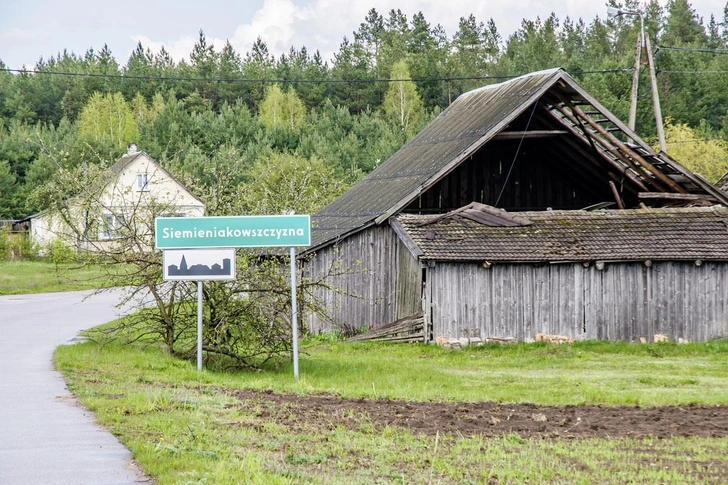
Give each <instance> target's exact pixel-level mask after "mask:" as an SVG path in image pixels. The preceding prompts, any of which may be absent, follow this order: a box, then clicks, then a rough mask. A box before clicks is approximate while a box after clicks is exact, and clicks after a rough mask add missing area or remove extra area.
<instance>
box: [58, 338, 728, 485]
mask: <svg viewBox="0 0 728 485" xmlns="http://www.w3.org/2000/svg"><path fill="white" fill-rule="evenodd" d="M302 348H303V350H304V352H303V353H302V355H301V359H300V379H298V380H296V379H294V378H293V375H292V368H291V366H290V365H288V366H283V367H281V368H279V369H267V370H265V371H262V372H253V371H250V372H242V371H237V372H232V371H230V372H222V371H217V372H215V371H209V370H205V371H203V372H201V373H198V372H197V371H196V369H195V366H194V363H190V362H184V361H180V360H176V359H174V358H171V357H169V356H167V355H165V354H163V353H161V352H160V351H159V350H158V349H156V348H154V347H151V346H148V347H145V348H141V347H135V346H121V345H117V344H107V345H105V346H99V345H97V344H94V343H86V344H81V345H76V346H72V347H61V348H59V349H58V350H57V352H56V357H55V362H56V366H57V367H58V368H59V369H60V370H61V371H62V372H63V373H64V374H65V376H66V378H67V382H68V384H69V387H70V388H71V389H72V390H73V392H74V393H75V394H76V395H77V396H78V397H79V398H80V399H81V402H82V403H83V404H84V405H85V406H87V407H89V408H90V409H91V410H92V411H95V412H96V415H97V418H98V419H99V420H100V422H101V423H102V424H104V425H105V426H107V427H109V428H110V429H111V430H112V431H113V432H114V433H115V434H116V435H118V436H119V438H120V439H121V440H122V442H123V443H125V444H126V445H127V446H128V447H129V448H130V449H131V450H132V452H133V454H134V456H135V458H136V459H137V461H138V462H139V464H140V465H141V466H142V467H143V468H144V469H145V470H146V471H147V472H149V473H150V474H152V475H153V476H154V478H155V479H156V480H157V481H158V483H159V484H193V483H194V484H203V483H205V484H208V483H209V484H212V483H214V484H225V483H230V484H236V483H329V484H339V483H341V484H347V485H349V484H369V483H428V484H429V483H452V484H456V483H457V484H459V483H473V484H476V483H491V484H501V483H502V484H505V483H529V484H531V483H543V484H546V483H548V484H550V483H569V484H571V483H585V484H586V483H589V484H591V483H614V484H618V483H619V484H622V483H675V484H678V483H679V484H682V483H724V482H723V479H724V478H725V476H728V461H727V459H726V457H728V439H726V438H699V437H672V438H665V439H657V438H641V439H627V438H620V439H604V438H602V439H599V438H585V439H571V440H565V439H559V438H549V439H543V438H522V437H521V436H519V435H518V434H515V433H508V434H504V435H502V436H498V437H493V438H484V437H482V436H463V435H459V434H457V433H455V434H453V433H444V432H443V433H439V432H438V433H437V434H436V435H435V436H432V435H431V434H429V435H428V434H419V433H416V432H414V431H412V430H410V429H405V428H401V427H397V426H385V427H384V428H377V427H375V426H374V425H373V424H372V422H370V421H368V420H367V417H366V415H361V416H358V415H357V416H353V415H343V416H336V417H332V416H329V417H324V418H321V419H318V420H310V421H308V422H303V423H302V422H301V421H300V419H296V418H297V412H299V411H300V410H299V409H298V408H297V407H296V406H295V405H290V406H281V407H277V408H270V406H267V405H266V404H265V403H263V402H262V401H261V402H260V403H259V402H257V401H249V402H241V401H240V400H238V398H236V397H235V396H234V395H232V394H231V390H235V389H251V390H264V391H272V392H275V393H290V394H295V395H299V396H312V397H315V396H317V395H320V394H321V393H328V394H333V395H337V396H341V397H345V398H351V399H357V398H369V399H385V398H386V399H397V400H406V401H456V402H457V401H469V402H480V401H499V402H503V403H509V402H511V403H518V402H532V403H539V404H555V405H566V404H576V405H586V404H606V405H615V406H616V405H634V404H639V405H640V406H661V405H671V404H680V405H682V404H690V403H694V404H707V405H712V404H727V403H728V342H726V341H721V342H711V343H708V344H686V345H677V344H647V345H640V344H614V343H596V342H584V343H576V344H574V345H573V346H552V345H545V344H529V345H527V344H519V345H515V346H509V347H480V348H472V349H465V350H462V351H454V350H444V349H440V348H437V347H434V346H423V345H410V344H399V345H385V344H345V343H338V342H333V343H320V342H303V345H302ZM415 418H416V417H415ZM332 423H333V424H332ZM352 423H354V424H352ZM721 477H722V478H721Z"/></svg>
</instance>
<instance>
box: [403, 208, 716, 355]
mask: <svg viewBox="0 0 728 485" xmlns="http://www.w3.org/2000/svg"><path fill="white" fill-rule="evenodd" d="M390 223H391V225H392V227H393V228H394V229H395V232H396V233H397V234H398V235H399V236H400V237H401V238H402V240H403V242H404V244H405V245H406V246H407V247H409V248H410V249H411V254H412V257H413V258H415V259H416V260H417V261H418V262H419V263H420V265H421V266H423V267H425V268H426V272H424V273H423V275H424V278H423V310H424V312H425V321H426V322H428V323H429V325H430V332H431V334H430V336H429V338H437V337H447V338H463V337H465V338H479V339H483V340H484V339H488V338H493V337H505V338H515V339H517V340H531V339H533V338H534V337H535V335H536V334H538V333H545V334H556V335H565V336H568V337H571V338H573V339H599V340H627V341H636V340H639V339H640V338H645V339H652V337H653V335H655V334H665V335H668V336H669V337H670V338H671V339H674V340H677V339H681V338H682V339H685V340H691V341H695V340H699V341H704V340H708V339H711V338H716V337H722V336H726V335H728V299H726V288H728V208H725V207H723V206H713V207H692V208H660V209H626V210H617V211H615V210H596V211H583V210H575V211H562V210H559V211H538V212H520V213H518V214H517V215H514V214H510V213H507V212H505V211H502V210H498V209H495V208H493V207H489V206H485V205H482V204H478V203H473V204H469V205H468V206H466V207H463V208H461V209H458V210H455V211H452V212H450V213H448V214H445V215H441V216H437V217H433V216H426V215H414V214H400V215H398V216H396V217H395V218H393V219H392V220H391V221H390Z"/></svg>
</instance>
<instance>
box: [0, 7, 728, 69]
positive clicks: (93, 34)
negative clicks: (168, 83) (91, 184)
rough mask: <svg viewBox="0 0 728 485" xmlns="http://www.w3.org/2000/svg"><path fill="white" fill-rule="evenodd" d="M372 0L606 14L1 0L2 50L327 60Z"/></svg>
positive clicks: (442, 19)
mask: <svg viewBox="0 0 728 485" xmlns="http://www.w3.org/2000/svg"><path fill="white" fill-rule="evenodd" d="M659 1H660V3H661V4H662V5H664V4H665V3H666V0H659ZM691 4H692V6H693V8H694V10H695V11H696V13H697V14H698V15H699V16H700V17H702V18H703V20H704V24H707V23H708V21H709V19H710V15H711V14H713V15H715V17H716V19H718V20H720V19H721V18H722V12H723V7H724V6H725V5H726V3H725V0H693V1H692V2H691ZM372 8H375V9H376V10H377V12H379V13H380V14H381V15H383V16H384V17H385V18H386V16H387V13H388V12H389V11H390V10H392V9H399V10H401V11H402V13H404V14H405V15H406V16H407V19H408V20H411V19H412V16H413V15H414V14H416V13H417V12H420V11H421V12H422V13H423V14H424V16H425V19H426V20H427V21H428V22H429V23H430V24H431V25H433V26H434V25H436V24H440V25H442V26H443V27H444V29H445V32H446V33H447V35H448V37H452V36H453V34H454V33H455V32H456V31H457V27H458V21H459V19H460V18H461V17H468V16H469V15H470V14H473V15H474V16H475V18H476V20H477V21H478V22H484V23H485V22H487V21H488V20H489V19H490V18H492V19H493V20H494V21H495V24H496V27H497V28H498V32H499V33H500V34H501V36H502V37H503V39H507V38H508V36H509V35H511V34H512V33H513V32H515V31H516V30H518V28H519V26H520V24H521V21H522V20H523V19H527V20H536V18H537V17H540V18H541V19H545V18H547V17H548V16H549V15H550V14H551V13H552V12H553V13H555V14H556V16H557V17H558V18H559V20H562V21H563V20H564V19H565V18H566V17H570V18H571V19H572V20H576V19H578V18H582V19H584V21H585V22H586V23H587V24H589V23H591V22H592V21H593V20H594V19H595V18H596V17H597V16H599V17H600V18H602V19H605V18H606V2H605V1H599V0H596V1H595V0H549V1H548V2H547V1H544V0H540V1H537V0H507V1H506V0H498V1H495V0H479V1H464V2H453V3H450V2H449V1H446V0H398V1H394V0H369V1H362V0H197V1H194V2H193V1H191V0H159V1H150V0H146V1H144V0H124V1H103V0H102V1H99V0H66V1H59V0H0V60H2V61H3V62H4V63H5V65H6V67H8V68H11V69H20V68H21V66H25V67H27V68H32V67H33V66H34V65H35V63H36V62H37V61H38V59H40V58H41V57H43V58H45V59H47V58H49V57H53V56H55V55H56V54H58V53H59V51H62V50H63V49H66V50H67V51H68V52H74V53H76V54H78V55H83V54H84V53H85V52H86V51H87V50H88V49H90V48H93V49H94V50H96V51H98V50H100V49H101V48H102V47H103V45H104V44H106V45H108V47H109V48H110V49H111V52H112V54H113V55H114V57H115V58H116V60H117V62H119V64H125V63H126V61H127V59H128V58H129V55H130V54H131V52H132V50H133V49H134V47H135V46H136V44H137V43H138V42H140V41H141V42H142V45H143V46H144V47H145V48H147V47H148V48H150V49H151V50H152V51H153V52H157V51H158V50H159V48H160V47H161V46H164V47H165V49H166V50H167V51H168V52H169V53H170V54H171V55H172V57H173V58H174V59H175V60H177V61H179V60H181V59H183V58H184V59H186V58H188V56H189V53H190V52H191V50H192V46H193V45H194V43H195V41H196V40H197V38H198V35H199V32H200V30H202V31H203V32H204V33H205V36H206V37H207V39H208V41H211V42H212V43H213V45H215V46H216V48H217V49H218V50H219V48H221V47H222V46H223V45H224V43H225V41H226V40H228V41H230V43H231V44H232V46H233V47H234V48H235V50H236V51H237V52H238V53H239V54H240V55H241V56H244V55H245V53H246V52H248V51H249V50H250V47H251V46H252V44H253V42H254V41H255V39H256V38H258V37H261V38H262V39H263V40H264V41H265V42H266V44H267V45H268V48H269V50H270V51H271V53H272V54H274V55H275V56H276V57H278V56H279V55H280V54H281V53H284V52H288V51H289V50H290V48H291V47H292V46H293V47H295V48H296V49H299V48H301V47H304V46H305V47H306V48H307V49H308V51H309V52H314V51H315V50H318V51H319V52H320V53H321V55H322V57H323V58H324V59H325V60H330V59H332V57H333V53H335V52H337V51H338V50H339V46H340V44H341V42H342V40H343V39H344V37H348V38H349V39H352V37H353V32H354V31H355V30H357V28H358V27H359V24H361V23H362V22H363V21H364V19H365V17H366V14H367V12H368V11H369V10H370V9H372Z"/></svg>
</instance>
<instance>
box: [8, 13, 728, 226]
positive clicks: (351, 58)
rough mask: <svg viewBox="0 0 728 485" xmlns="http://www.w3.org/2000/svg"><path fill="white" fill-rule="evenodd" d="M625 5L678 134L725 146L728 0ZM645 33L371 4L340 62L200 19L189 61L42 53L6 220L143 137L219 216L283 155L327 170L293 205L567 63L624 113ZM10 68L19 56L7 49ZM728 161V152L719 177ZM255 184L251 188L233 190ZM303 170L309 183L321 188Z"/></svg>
mask: <svg viewBox="0 0 728 485" xmlns="http://www.w3.org/2000/svg"><path fill="white" fill-rule="evenodd" d="M623 7H624V8H628V9H633V10H640V11H641V12H643V15H644V20H645V27H646V31H647V33H648V35H649V37H650V40H651V44H652V46H654V47H655V50H656V65H657V68H658V83H659V90H660V97H661V101H662V109H663V115H664V116H665V117H666V118H667V119H668V124H669V126H672V127H676V129H674V130H672V131H670V130H668V133H675V134H676V135H675V136H678V135H679V136H680V138H679V140H680V141H679V143H680V144H681V145H680V146H682V145H686V144H690V143H692V139H694V138H699V139H700V140H701V142H702V143H709V144H710V143H713V145H711V146H717V147H718V151H717V152H715V153H717V155H716V156H717V157H718V158H720V157H723V156H724V154H725V141H726V140H727V139H728V82H727V81H728V52H726V49H728V4H726V6H725V8H724V9H723V11H722V12H719V13H718V16H716V15H714V14H715V13H707V14H708V15H709V17H708V19H707V20H706V19H705V18H704V17H702V16H700V15H699V14H698V12H696V11H695V10H694V9H693V7H692V6H691V4H690V2H689V1H688V0H670V1H668V3H667V5H666V7H665V8H662V7H661V6H660V5H659V4H658V3H657V2H656V1H654V0H653V1H652V2H650V3H646V4H642V3H638V2H634V1H627V2H626V4H624V5H623ZM638 31H639V21H637V20H636V19H635V18H634V17H630V16H619V17H616V18H613V19H608V18H606V15H605V18H600V17H597V18H595V19H593V20H591V21H590V22H588V23H587V22H586V21H585V20H583V19H570V18H566V19H559V18H557V17H556V16H555V15H551V16H550V17H548V18H545V19H540V18H537V19H535V20H525V19H524V20H523V21H522V23H521V26H520V28H519V29H518V30H517V31H516V32H515V33H513V34H511V35H510V36H508V37H507V38H503V37H502V36H501V34H500V33H499V32H498V29H497V27H496V25H495V23H494V22H493V21H492V20H489V21H487V22H482V21H479V20H477V19H476V18H475V17H474V16H472V15H470V16H467V17H463V18H461V19H460V23H459V26H458V29H457V31H456V32H455V33H453V34H452V36H450V35H448V33H446V32H445V31H444V29H443V28H442V27H441V26H440V25H433V24H432V23H430V22H428V21H427V20H426V19H425V17H424V15H423V14H422V13H418V14H415V15H414V16H412V17H411V18H408V17H407V16H406V15H405V14H403V13H402V12H401V11H399V10H392V11H390V12H388V13H386V14H383V13H380V12H377V11H376V10H375V9H372V10H370V11H369V13H368V14H367V16H366V18H365V19H364V20H363V22H362V23H361V24H360V26H359V28H358V29H357V30H356V31H355V32H353V35H352V36H351V37H350V38H349V37H347V38H344V39H343V40H342V42H341V44H340V47H339V50H338V52H337V53H336V54H335V55H334V58H333V60H331V61H330V62H325V61H324V60H323V59H322V58H321V56H320V54H319V53H318V52H317V51H313V52H311V51H309V50H308V49H307V48H306V47H301V48H300V49H296V48H291V50H290V51H289V52H288V53H286V54H283V55H281V56H280V57H278V58H276V57H274V56H273V55H271V53H270V52H269V50H268V48H267V46H266V44H265V42H264V41H262V40H261V39H259V40H258V41H257V42H255V44H254V45H253V47H252V48H251V50H250V51H249V52H247V53H245V54H244V55H241V54H240V53H238V52H236V51H235V50H234V49H233V47H232V46H231V45H230V44H229V43H228V44H226V45H225V46H224V47H223V48H222V49H220V50H215V49H214V48H213V46H212V45H211V44H210V43H209V42H208V40H207V39H206V37H205V35H204V33H202V32H200V34H199V38H198V40H197V42H196V44H195V46H194V48H193V50H192V52H191V53H190V56H189V61H181V62H175V61H174V60H173V59H172V58H171V57H170V55H169V53H168V52H166V51H165V50H164V48H162V49H161V50H160V51H158V52H152V51H150V50H149V49H148V48H145V47H144V46H143V45H141V44H139V45H137V47H136V49H135V50H134V51H133V52H132V54H131V55H130V57H129V58H128V59H127V60H126V63H124V64H120V63H119V62H118V61H117V60H116V59H115V58H114V56H113V54H112V53H111V52H110V50H109V49H108V48H107V47H106V46H104V47H102V48H101V50H99V51H96V50H89V51H88V52H86V53H85V54H84V55H82V56H79V55H75V54H72V53H68V52H65V51H64V52H63V53H61V54H58V55H56V56H55V57H51V58H48V59H40V60H39V61H38V62H37V64H36V65H35V66H34V69H33V71H34V72H33V73H30V72H21V73H17V72H10V71H9V70H7V69H6V70H2V71H0V218H18V217H24V216H27V215H29V214H31V213H34V212H37V211H39V210H42V209H43V208H44V207H43V205H42V203H43V201H42V199H41V198H39V197H34V196H33V193H34V191H35V190H36V188H37V187H39V186H41V185H43V184H44V183H46V182H47V181H49V180H51V179H52V178H53V176H54V174H55V173H57V171H58V170H59V169H62V168H64V169H71V168H75V167H78V166H82V165H83V164H99V165H101V166H104V165H108V164H110V163H113V161H114V160H115V159H116V158H117V157H118V156H119V155H120V154H121V153H122V152H123V151H124V149H125V146H126V143H128V142H132V141H133V142H136V143H137V144H138V146H139V147H140V148H141V149H143V150H145V151H147V152H149V153H150V154H151V155H152V156H153V157H154V158H156V159H157V160H160V161H161V162H162V163H163V164H164V166H165V167H166V168H167V169H168V170H170V171H171V172H172V173H174V174H175V175H177V176H178V177H179V178H181V179H182V180H183V181H185V182H187V183H189V184H191V185H192V186H193V188H194V189H195V190H196V191H197V192H198V193H199V194H200V195H202V196H203V198H204V199H205V200H206V202H208V204H209V205H210V206H211V207H212V208H217V209H213V210H219V211H220V212H221V213H222V212H224V211H226V210H231V209H232V207H233V206H235V204H237V202H235V197H239V196H240V194H241V193H252V194H257V195H258V196H260V197H264V196H265V194H267V193H270V190H272V189H270V188H269V189H265V190H268V192H256V190H264V189H261V187H265V184H266V183H283V182H281V181H278V182H276V178H275V176H273V175H271V174H273V173H274V172H275V167H277V166H278V164H282V165H285V166H286V167H287V168H288V169H289V170H297V169H299V168H301V167H303V168H301V170H304V171H306V172H311V171H318V172H319V175H320V173H325V174H326V176H325V177H321V176H317V177H309V178H308V179H307V180H309V181H315V180H318V181H321V180H325V181H327V183H326V184H323V186H322V188H321V190H319V191H318V192H316V191H315V190H314V192H312V195H311V197H307V198H305V199H306V200H315V201H316V203H315V204H313V205H312V204H310V203H309V204H308V205H306V204H305V201H304V200H299V201H298V202H296V203H295V204H294V205H296V208H299V210H300V209H301V207H300V204H303V205H305V210H315V209H316V208H317V205H316V204H318V205H319V206H320V204H322V203H325V202H326V200H327V199H328V198H329V197H331V196H332V195H335V194H336V193H338V192H340V191H341V190H343V189H344V188H345V187H346V186H347V185H348V184H350V183H352V182H353V181H355V180H356V179H357V178H359V177H360V176H361V175H362V174H364V173H367V172H369V171H371V170H372V169H373V168H374V167H375V166H376V165H377V164H378V163H379V162H380V161H383V160H385V159H386V158H387V157H388V156H389V155H391V154H392V153H393V152H394V151H395V150H396V149H397V148H399V147H400V146H401V145H402V144H403V143H404V142H405V141H406V140H407V138H409V137H411V136H412V135H413V134H414V133H416V132H417V131H418V130H419V129H421V128H422V127H423V126H424V125H425V124H426V123H427V122H428V121H429V120H430V119H432V117H433V116H435V115H436V114H437V113H438V112H439V111H441V110H442V109H443V108H445V107H446V106H447V105H448V104H449V103H450V102H451V101H452V100H453V99H455V98H456V97H457V96H458V95H459V94H461V93H463V92H465V91H468V90H470V89H473V88H477V87H480V86H482V85H485V84H489V83H493V82H501V81H503V80H506V79H508V78H511V77H514V76H517V75H521V74H525V73H528V72H533V71H537V70H541V69H545V68H551V67H563V68H565V69H566V70H567V71H568V72H569V73H570V74H571V75H572V76H574V77H575V78H576V79H577V81H578V82H579V83H581V84H582V85H583V86H584V87H585V88H586V89H587V90H588V91H589V92H591V93H592V94H593V95H594V96H595V97H596V98H597V99H598V100H599V101H600V102H601V103H602V104H604V105H605V106H606V107H607V108H608V109H610V110H611V111H613V112H614V113H615V114H616V115H617V116H619V117H620V118H622V119H626V118H627V113H628V109H629V94H628V93H629V92H630V88H631V82H632V72H631V71H630V69H631V67H632V66H633V62H634V61H633V59H634V49H635V47H634V46H635V40H636V37H637V35H638ZM13 67H15V66H13ZM0 68H8V66H5V65H4V64H2V61H0ZM640 75H641V76H642V79H641V82H640V93H639V96H640V98H639V99H640V102H639V106H638V113H637V132H638V133H640V134H641V135H642V136H643V137H644V138H646V139H650V138H651V137H653V136H654V133H655V127H654V118H653V117H652V105H651V102H650V96H651V93H650V91H649V83H648V82H647V81H648V80H647V72H646V70H645V69H643V70H642V72H641V74H640ZM678 128H679V129H678ZM685 130H688V132H687V134H686V131H685ZM691 137H692V138H691ZM670 141H671V140H668V142H670ZM673 141H674V140H673ZM700 151H702V152H705V150H702V149H701V150H700ZM683 152H688V153H689V152H690V150H683ZM701 163H708V165H710V162H709V161H708V162H701ZM720 163H723V165H720ZM726 164H728V161H727V160H722V161H720V160H719V161H718V165H717V168H715V171H716V173H719V172H720V171H721V170H722V169H721V167H723V166H726ZM711 176H712V177H714V175H712V174H711ZM266 177H267V178H266ZM263 179H264V180H263ZM261 180H263V181H261ZM255 182H258V185H257V186H256V187H257V188H256V189H255V190H253V189H251V191H249V192H246V191H241V190H239V189H238V187H240V186H242V185H243V184H253V183H255ZM290 183H291V182H290V181H289V185H288V187H289V188H290ZM307 183H308V184H309V186H306V188H305V190H313V188H315V187H313V186H312V185H310V184H311V183H313V182H307ZM289 192H290V195H291V196H292V197H295V196H296V195H297V194H300V193H301V192H300V191H297V190H289ZM261 194H262V195H261ZM261 200H262V199H259V200H258V202H255V203H254V202H253V201H250V200H249V201H247V202H246V203H245V204H244V206H245V207H246V208H247V210H261V211H265V210H277V209H280V208H281V207H279V205H280V204H278V205H276V203H278V202H280V201H270V202H266V201H265V200H262V202H261ZM274 202H275V203H274ZM256 204H258V205H256ZM297 204H299V205H297ZM237 207H240V205H239V204H238V205H237Z"/></svg>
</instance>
